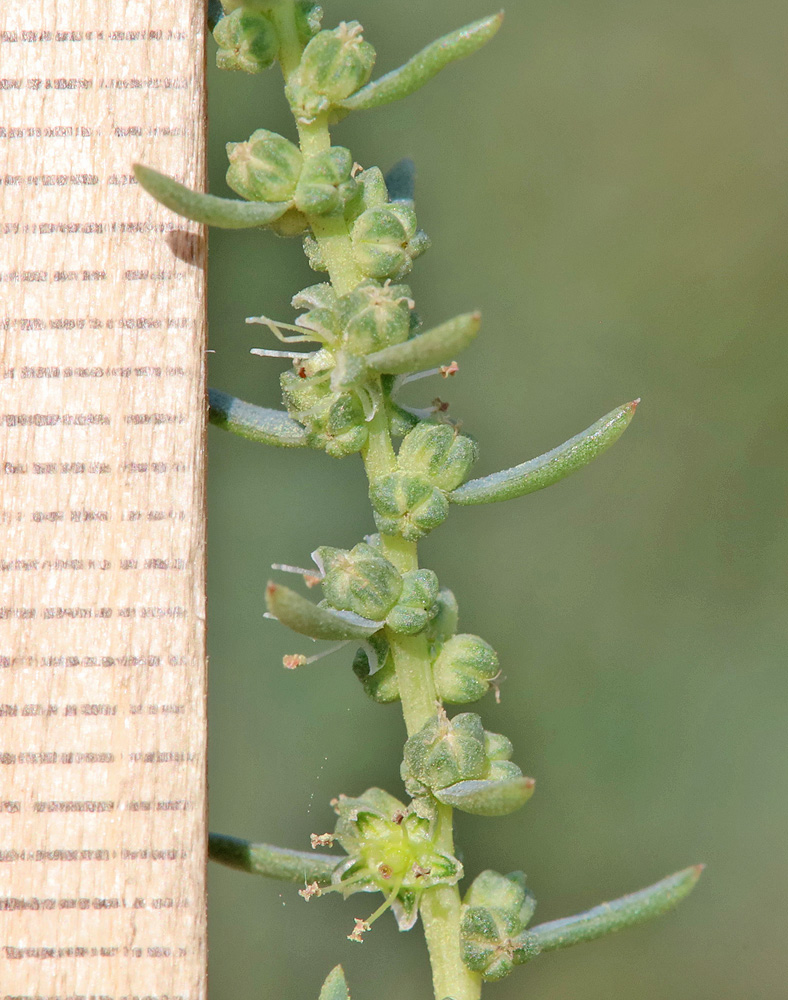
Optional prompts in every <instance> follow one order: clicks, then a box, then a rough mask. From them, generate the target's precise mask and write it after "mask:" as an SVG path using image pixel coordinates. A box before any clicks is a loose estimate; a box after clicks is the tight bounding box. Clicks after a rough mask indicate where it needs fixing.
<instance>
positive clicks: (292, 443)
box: [208, 389, 307, 448]
mask: <svg viewBox="0 0 788 1000" xmlns="http://www.w3.org/2000/svg"><path fill="white" fill-rule="evenodd" d="M208 402H209V409H208V419H209V420H210V422H211V423H212V424H214V425H215V426H216V427H221V428H223V429H224V430H226V431H230V432H231V433H232V434H237V435H238V436H239V437H244V438H248V439H249V440H250V441H260V442H261V443H262V444H272V445H276V446H277V447H279V448H305V447H306V446H307V435H306V431H305V430H304V428H303V427H302V426H301V425H300V424H297V423H296V422H295V420H293V419H292V417H290V416H288V414H287V413H285V412H284V410H269V409H266V407H264V406H255V405H254V404H253V403H245V402H244V401H243V400H242V399H236V397H235V396H230V395H228V394H227V393H226V392H220V391H219V390H218V389H209V390H208Z"/></svg>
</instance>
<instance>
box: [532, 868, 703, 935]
mask: <svg viewBox="0 0 788 1000" xmlns="http://www.w3.org/2000/svg"><path fill="white" fill-rule="evenodd" d="M703 868H704V866H703V865H693V867H692V868H685V869H684V870H683V871H680V872H676V873H675V875H668V877H667V878H664V879H662V881H661V882H656V883H655V884H654V885H650V886H649V887H648V888H647V889H641V890H640V891H639V892H633V893H630V894H629V895H628V896H622V897H621V898H620V899H614V900H613V901H612V902H611V903H602V904H601V905H600V906H595V907H594V908H593V910H587V911H586V912H585V913H578V914H576V915H575V916H574V917H564V918H563V919H561V920H551V921H550V922H549V923H546V924H539V925H538V926H536V927H532V928H531V930H530V931H529V932H528V933H529V934H530V935H531V936H532V937H533V938H535V940H536V942H537V943H538V945H539V947H540V948H541V950H542V951H554V950H555V949H556V948H568V947H569V946H570V945H573V944H580V942H581V941H593V940H594V938H598V937H602V936H603V935H605V934H612V933H613V932H614V931H620V930H623V928H625V927H632V926H633V925H634V924H639V923H642V922H643V921H644V920H649V919H650V918H651V917H657V916H659V915H660V914H661V913H666V912H667V911H668V910H670V909H672V908H673V907H674V906H676V904H677V903H679V902H681V900H682V899H684V897H685V896H687V895H689V893H690V892H691V891H692V890H693V889H694V887H695V884H696V882H697V881H698V879H699V878H700V875H701V872H702V871H703Z"/></svg>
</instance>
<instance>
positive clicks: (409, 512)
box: [369, 472, 449, 542]
mask: <svg viewBox="0 0 788 1000" xmlns="http://www.w3.org/2000/svg"><path fill="white" fill-rule="evenodd" d="M369 498H370V500H371V502H372V507H373V509H374V513H375V523H376V524H377V526H378V530H379V531H381V532H383V534H384V535H402V537H403V538H405V539H407V540H408V541H409V542H415V541H417V540H418V539H419V538H422V537H423V536H424V535H426V534H428V533H429V532H430V531H432V530H433V528H437V527H438V525H439V524H442V523H443V522H444V521H445V520H446V518H447V517H448V516H449V504H448V501H447V500H446V498H445V497H444V495H443V494H442V493H441V491H440V490H439V489H437V488H436V487H434V486H432V485H431V484H430V483H428V482H427V480H426V479H422V478H421V476H411V475H408V474H407V473H405V472H393V473H391V474H390V475H388V476H383V477H382V478H381V479H376V480H375V481H374V482H373V483H372V485H371V487H370V490H369Z"/></svg>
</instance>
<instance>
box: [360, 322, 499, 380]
mask: <svg viewBox="0 0 788 1000" xmlns="http://www.w3.org/2000/svg"><path fill="white" fill-rule="evenodd" d="M481 322H482V316H481V313H478V312H474V313H465V314H464V315H462V316H456V317H455V318H454V319H450V320H449V321H448V322H447V323H442V324H441V325H440V326H436V327H435V328H434V329H432V330H428V331H427V333H421V334H419V336H417V337H414V338H413V339H412V340H406V341H405V342H404V343H403V344H394V345H393V346H392V347H385V348H384V349H383V350H382V351H377V352H376V353H375V354H368V355H367V359H366V360H367V365H368V366H369V367H370V368H372V369H373V370H374V371H378V372H383V373H385V374H387V375H405V374H408V373H412V372H418V371H422V370H423V369H426V368H433V367H434V366H435V365H442V364H444V363H446V362H448V361H452V360H454V356H455V354H459V353H460V351H464V350H465V348H466V347H468V346H469V344H470V343H471V342H472V341H473V339H474V337H475V336H476V334H477V333H478V332H479V327H480V326H481Z"/></svg>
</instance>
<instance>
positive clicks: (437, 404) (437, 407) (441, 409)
mask: <svg viewBox="0 0 788 1000" xmlns="http://www.w3.org/2000/svg"><path fill="white" fill-rule="evenodd" d="M432 407H433V410H434V411H435V412H436V413H445V412H446V411H447V410H448V408H449V404H448V403H444V402H443V400H442V399H439V398H438V397H437V396H436V397H435V399H433V401H432Z"/></svg>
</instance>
